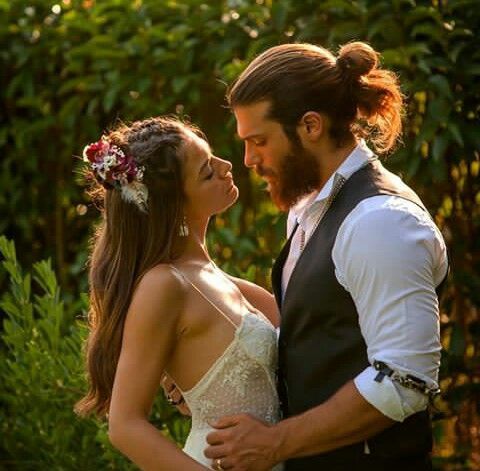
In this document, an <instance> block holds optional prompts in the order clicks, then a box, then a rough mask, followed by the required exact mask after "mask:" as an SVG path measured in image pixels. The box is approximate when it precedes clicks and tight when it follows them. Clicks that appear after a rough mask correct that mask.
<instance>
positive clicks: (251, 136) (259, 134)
mask: <svg viewBox="0 0 480 471" xmlns="http://www.w3.org/2000/svg"><path fill="white" fill-rule="evenodd" d="M237 137H238V138H239V139H240V140H242V141H246V140H247V139H254V138H256V137H263V134H262V133H252V134H247V135H246V136H244V137H241V136H240V135H239V134H238V133H237Z"/></svg>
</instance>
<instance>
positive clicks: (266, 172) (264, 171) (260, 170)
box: [255, 166, 275, 177]
mask: <svg viewBox="0 0 480 471" xmlns="http://www.w3.org/2000/svg"><path fill="white" fill-rule="evenodd" d="M255 171H256V172H257V174H258V175H259V176H260V177H275V172H274V171H273V170H271V169H269V168H264V167H262V166H257V167H255Z"/></svg>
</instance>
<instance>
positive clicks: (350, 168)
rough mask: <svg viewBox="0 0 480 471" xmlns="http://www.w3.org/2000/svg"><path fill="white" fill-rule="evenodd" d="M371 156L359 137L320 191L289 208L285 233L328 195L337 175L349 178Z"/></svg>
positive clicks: (302, 219)
mask: <svg viewBox="0 0 480 471" xmlns="http://www.w3.org/2000/svg"><path fill="white" fill-rule="evenodd" d="M373 158H376V157H375V154H374V153H373V152H372V150H371V149H370V148H369V147H368V146H367V144H366V143H365V141H364V140H363V139H361V140H360V141H359V143H358V145H357V146H356V147H355V149H353V151H352V152H351V153H350V154H349V155H348V157H347V158H346V159H345V160H344V161H343V162H342V163H341V164H340V166H339V167H338V168H337V170H336V171H335V172H334V173H333V174H332V175H331V176H330V178H329V179H328V180H327V182H326V183H325V185H323V187H322V188H321V190H320V191H314V192H313V193H310V194H309V195H307V196H305V197H303V198H302V199H301V200H300V201H299V202H298V203H297V204H295V206H293V207H292V208H290V211H289V213H288V219H287V233H288V234H290V233H291V231H292V230H293V228H294V227H295V224H296V222H297V221H298V222H299V223H303V221H305V220H306V219H307V218H308V214H309V210H310V209H311V208H312V207H313V206H315V205H316V204H317V203H321V202H322V201H324V200H326V199H327V198H328V197H329V196H330V193H331V192H332V190H333V186H334V183H335V182H336V179H337V178H339V177H338V176H339V175H340V176H342V177H343V178H345V179H346V180H348V178H350V177H351V176H352V175H353V174H354V173H355V172H356V171H357V170H359V169H360V168H361V167H363V166H364V165H365V164H366V163H367V162H368V161H369V160H372V159H373Z"/></svg>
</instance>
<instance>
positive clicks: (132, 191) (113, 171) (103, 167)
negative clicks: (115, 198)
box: [83, 136, 148, 212]
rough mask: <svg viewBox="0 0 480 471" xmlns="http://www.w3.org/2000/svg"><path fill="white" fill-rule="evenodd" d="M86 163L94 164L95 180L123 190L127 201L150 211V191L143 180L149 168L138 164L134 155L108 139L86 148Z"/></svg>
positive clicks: (84, 158)
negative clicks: (146, 169)
mask: <svg viewBox="0 0 480 471" xmlns="http://www.w3.org/2000/svg"><path fill="white" fill-rule="evenodd" d="M83 160H84V161H85V162H88V163H90V168H91V171H92V173H93V176H94V177H95V179H96V180H97V181H98V182H99V183H100V184H101V185H102V186H103V187H104V188H107V189H111V188H116V189H118V190H120V192H121V195H122V198H123V199H124V200H125V201H128V202H133V203H135V204H136V205H137V206H138V208H139V209H140V210H141V211H143V212H147V201H148V188H147V187H146V185H145V184H144V183H142V181H143V172H144V170H145V167H141V166H139V165H137V163H136V162H135V159H134V158H133V156H132V155H130V154H125V152H123V150H122V149H120V147H118V146H116V145H114V144H111V143H110V142H109V141H108V139H107V138H106V137H105V136H102V137H101V139H100V140H99V141H97V142H93V143H92V144H89V145H88V146H85V148H84V149H83Z"/></svg>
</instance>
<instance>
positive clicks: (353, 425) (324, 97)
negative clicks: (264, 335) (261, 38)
mask: <svg viewBox="0 0 480 471" xmlns="http://www.w3.org/2000/svg"><path fill="white" fill-rule="evenodd" d="M228 98H229V102H230V105H231V107H232V109H233V112H234V114H235V117H236V120H237V130H238V135H239V136H240V138H242V139H243V140H244V142H245V164H246V165H247V166H248V167H250V168H253V169H254V170H255V171H256V172H257V173H258V174H259V175H260V176H262V177H263V178H264V179H265V180H266V181H267V182H268V189H269V192H270V195H271V197H272V199H273V201H274V202H275V203H276V204H277V206H278V207H279V208H280V209H282V210H289V211H290V212H289V217H288V225H287V226H288V227H287V230H288V241H287V243H286V245H285V247H284V248H283V250H282V252H281V253H280V255H279V257H278V259H277V261H276V263H275V266H274V268H273V272H272V282H273V283H272V284H273V288H274V292H275V296H276V299H277V302H278V304H279V306H280V309H281V317H282V321H281V328H280V338H279V372H278V385H279V396H280V400H281V405H282V410H283V417H284V420H282V421H281V422H279V423H278V424H276V425H275V426H267V425H266V424H263V423H261V422H259V421H258V420H256V419H255V418H253V417H250V416H247V415H237V416H233V417H224V418H222V419H220V420H219V421H218V422H217V423H215V424H212V425H213V427H215V428H216V429H217V430H215V431H214V432H211V433H210V435H209V436H208V438H207V440H208V442H209V444H210V446H209V447H208V448H207V449H206V450H205V455H206V456H207V457H209V458H211V459H212V463H213V464H212V466H214V469H233V470H247V469H248V470H268V469H271V468H272V467H273V466H274V465H275V464H277V463H280V462H285V468H286V469H287V470H288V471H290V470H302V471H308V470H328V471H332V470H333V471H334V470H363V469H365V470H367V469H368V470H370V471H372V470H384V469H385V470H387V469H388V470H389V471H392V470H395V469H406V470H428V469H431V462H430V457H429V454H430V450H431V427H430V422H429V416H428V412H427V410H426V408H427V405H428V402H429V399H430V398H431V397H432V396H433V395H435V394H436V392H437V389H438V384H437V380H438V368H439V362H440V350H441V345H440V335H439V319H438V318H439V316H438V293H437V292H436V290H437V291H438V289H439V287H440V286H441V285H442V284H443V281H444V280H445V278H446V274H447V271H448V263H447V257H446V248H445V244H444V241H443V239H442V237H441V234H440V232H439V231H438V229H437V228H436V226H435V224H434V223H433V221H432V220H431V218H430V216H429V215H428V213H427V211H426V210H425V208H424V206H423V204H422V202H421V201H420V199H419V198H418V196H417V195H416V194H415V193H414V192H413V191H412V190H411V189H410V188H409V187H408V186H406V185H405V184H404V183H403V182H402V181H401V180H400V179H399V178H398V177H396V176H395V175H393V174H391V173H390V172H388V171H387V170H386V169H385V168H384V167H383V166H382V165H381V163H380V162H379V160H378V159H377V158H376V156H375V154H374V153H373V152H372V151H371V150H370V149H369V148H368V147H367V145H366V144H365V142H364V141H363V139H362V138H363V137H367V138H368V140H369V141H370V142H371V143H372V145H373V146H374V147H375V148H376V150H377V151H379V152H382V151H383V152H385V151H388V150H390V149H391V148H392V147H393V145H394V144H395V142H396V140H397V139H398V137H399V135H400V132H401V115H402V95H401V92H400V90H399V86H398V83H397V80H396V77H395V75H394V74H392V73H391V72H389V71H387V70H384V69H381V68H379V66H378V61H377V53H376V52H375V51H374V50H373V49H372V48H371V47H370V46H368V45H366V44H364V43H358V42H357V43H351V44H347V45H346V46H344V47H343V48H342V49H341V50H340V53H339V55H338V57H335V56H333V55H332V54H331V53H330V52H329V51H327V50H325V49H323V48H320V47H316V46H313V45H306V44H286V45H281V46H277V47H274V48H271V49H269V50H267V51H266V52H264V53H263V54H261V55H260V56H259V57H257V58H256V59H255V60H254V61H253V62H252V63H251V64H250V65H249V66H248V67H247V69H246V70H245V71H244V72H243V73H242V74H241V75H240V77H239V78H238V80H237V81H236V82H235V84H234V85H233V87H232V89H231V90H230V92H229V96H228Z"/></svg>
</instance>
